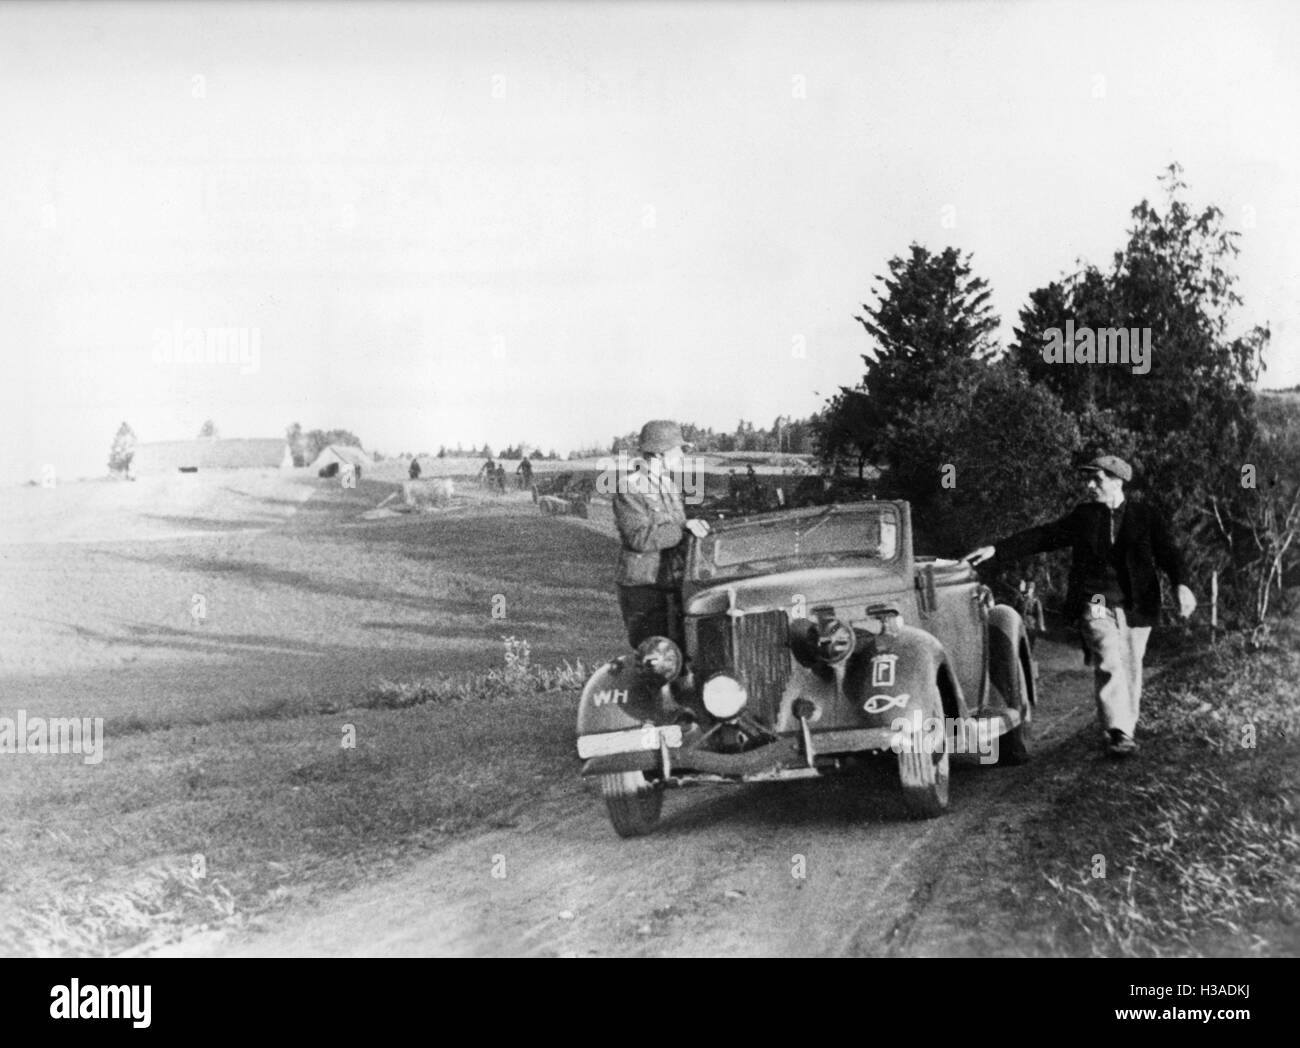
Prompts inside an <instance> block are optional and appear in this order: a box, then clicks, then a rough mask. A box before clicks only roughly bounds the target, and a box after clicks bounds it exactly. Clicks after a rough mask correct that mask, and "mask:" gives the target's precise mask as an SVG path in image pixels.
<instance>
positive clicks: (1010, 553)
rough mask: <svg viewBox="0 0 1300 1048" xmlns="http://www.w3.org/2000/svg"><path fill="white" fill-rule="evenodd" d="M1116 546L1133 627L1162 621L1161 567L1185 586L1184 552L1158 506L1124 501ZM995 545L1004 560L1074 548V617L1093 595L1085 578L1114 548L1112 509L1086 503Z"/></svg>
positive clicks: (1068, 599)
mask: <svg viewBox="0 0 1300 1048" xmlns="http://www.w3.org/2000/svg"><path fill="white" fill-rule="evenodd" d="M1115 544H1116V546H1118V547H1120V548H1121V549H1123V551H1124V569H1125V570H1123V571H1120V573H1119V575H1120V585H1121V587H1122V588H1123V590H1124V599H1125V602H1126V604H1127V612H1128V621H1129V625H1131V626H1154V625H1155V624H1156V623H1157V622H1159V621H1160V576H1159V575H1158V574H1157V573H1156V569H1157V568H1160V569H1162V570H1163V571H1164V572H1165V574H1166V575H1168V576H1169V581H1170V582H1171V583H1173V585H1174V587H1175V588H1177V587H1178V586H1181V585H1184V582H1185V575H1186V568H1185V567H1184V564H1183V554H1182V551H1181V550H1180V549H1179V548H1178V545H1177V544H1176V543H1175V542H1174V540H1173V537H1172V536H1171V535H1170V533H1169V525H1168V524H1167V523H1166V522H1165V519H1164V517H1163V516H1161V514H1160V513H1159V512H1158V511H1157V510H1156V509H1155V508H1154V507H1152V506H1148V505H1146V504H1145V503H1142V502H1134V501H1132V500H1129V499H1126V500H1125V501H1124V519H1123V523H1122V524H1121V525H1120V527H1119V533H1118V535H1117V536H1116V538H1115ZM995 546H996V550H997V552H996V554H995V556H996V558H997V559H998V560H999V561H1001V562H1009V561H1012V560H1015V559H1017V558H1019V557H1027V556H1029V555H1030V554H1033V553H1046V552H1047V551H1049V550H1054V549H1064V548H1065V547H1067V546H1068V547H1070V550H1071V553H1072V559H1071V561H1070V582H1069V589H1068V591H1067V593H1066V596H1065V615H1066V618H1067V619H1069V620H1070V621H1074V620H1075V619H1078V618H1079V617H1081V616H1082V615H1083V613H1084V610H1085V609H1086V607H1087V604H1088V600H1089V598H1090V596H1091V594H1089V593H1087V592H1085V587H1084V579H1086V578H1087V577H1088V575H1089V573H1090V570H1091V569H1092V568H1094V567H1095V566H1096V565H1097V564H1098V563H1100V562H1103V561H1104V559H1105V557H1106V555H1107V551H1108V549H1109V547H1110V513H1109V510H1108V509H1107V507H1106V506H1105V505H1104V504H1102V503H1100V502H1081V503H1080V504H1079V505H1077V506H1075V507H1074V509H1073V510H1071V511H1070V512H1069V513H1068V514H1067V515H1066V516H1064V517H1062V518H1061V519H1060V520H1055V521H1052V522H1051V523H1050V524H1040V525H1039V526H1038V527H1036V528H1026V529H1025V530H1024V531H1018V532H1016V533H1015V534H1014V535H1012V536H1010V537H1009V538H1005V539H1003V540H1002V541H1001V542H998V543H995Z"/></svg>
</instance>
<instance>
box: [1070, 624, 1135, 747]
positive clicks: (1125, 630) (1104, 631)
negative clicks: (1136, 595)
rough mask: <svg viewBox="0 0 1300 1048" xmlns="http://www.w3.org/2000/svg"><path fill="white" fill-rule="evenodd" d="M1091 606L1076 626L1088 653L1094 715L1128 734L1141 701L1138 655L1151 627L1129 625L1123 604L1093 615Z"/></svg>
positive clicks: (1133, 729)
mask: <svg viewBox="0 0 1300 1048" xmlns="http://www.w3.org/2000/svg"><path fill="white" fill-rule="evenodd" d="M1091 610H1092V609H1091V607H1089V614H1086V615H1085V616H1084V618H1083V622H1082V623H1081V624H1080V628H1081V629H1082V630H1083V639H1084V643H1085V644H1087V646H1088V651H1089V653H1090V654H1091V661H1092V665H1093V693H1094V695H1095V697H1096V700H1097V719H1098V720H1100V721H1101V726H1102V728H1103V729H1104V730H1106V731H1109V730H1111V729H1112V728H1118V729H1119V730H1120V731H1122V732H1123V733H1124V734H1125V735H1128V736H1129V737H1132V735H1133V733H1134V731H1135V730H1136V729H1137V722H1138V712H1139V707H1140V705H1141V702H1142V657H1143V656H1144V655H1145V654H1146V650H1147V640H1148V639H1149V638H1150V636H1151V627H1150V626H1130V625H1129V624H1128V618H1127V616H1126V614H1125V611H1124V609H1123V608H1107V609H1106V613H1105V614H1104V615H1093V614H1091Z"/></svg>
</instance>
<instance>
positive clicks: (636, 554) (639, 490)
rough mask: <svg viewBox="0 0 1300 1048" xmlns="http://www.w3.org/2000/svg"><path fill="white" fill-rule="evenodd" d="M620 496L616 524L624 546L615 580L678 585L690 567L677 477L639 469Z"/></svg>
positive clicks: (667, 586) (666, 586) (616, 498)
mask: <svg viewBox="0 0 1300 1048" xmlns="http://www.w3.org/2000/svg"><path fill="white" fill-rule="evenodd" d="M620 486H621V487H624V488H626V491H619V492H618V493H617V494H615V495H614V523H615V524H616V525H617V526H618V534H619V538H620V539H622V541H623V548H622V549H621V550H620V551H619V554H618V568H617V572H616V577H615V580H614V581H615V582H617V583H618V584H619V585H620V586H657V587H659V588H661V589H675V588H677V586H679V585H680V584H681V580H682V572H683V569H684V566H685V564H684V555H685V541H684V540H685V538H686V534H687V533H686V508H685V506H684V505H683V504H682V496H681V493H680V492H679V491H678V490H677V486H676V485H675V484H674V483H673V481H672V478H671V477H670V476H669V475H668V474H666V473H664V474H661V475H660V476H659V477H658V478H657V479H656V478H652V477H651V476H650V474H649V473H648V472H645V471H643V470H637V471H636V472H631V473H628V474H627V475H626V483H625V484H623V485H620Z"/></svg>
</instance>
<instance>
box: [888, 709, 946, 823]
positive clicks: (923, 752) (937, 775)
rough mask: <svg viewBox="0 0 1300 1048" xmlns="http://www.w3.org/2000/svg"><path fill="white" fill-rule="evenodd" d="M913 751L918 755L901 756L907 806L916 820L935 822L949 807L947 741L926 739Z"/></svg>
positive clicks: (918, 743)
mask: <svg viewBox="0 0 1300 1048" xmlns="http://www.w3.org/2000/svg"><path fill="white" fill-rule="evenodd" d="M940 723H942V722H940ZM910 749H911V750H913V751H915V752H908V751H907V750H904V751H902V752H900V753H899V754H898V778H899V780H900V781H901V782H902V784H903V803H904V804H905V805H906V806H907V810H908V812H909V813H911V814H912V816H914V817H915V818H919V819H933V818H935V817H936V816H938V815H942V814H943V813H944V811H945V810H946V809H947V807H948V760H949V758H948V746H947V741H946V739H945V738H944V736H943V735H942V734H939V735H938V736H937V737H936V736H934V735H930V736H923V737H921V738H919V739H915V740H914V742H913V744H912V746H911V747H910ZM929 750H934V751H935V752H928V751H929Z"/></svg>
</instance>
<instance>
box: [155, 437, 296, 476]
mask: <svg viewBox="0 0 1300 1048" xmlns="http://www.w3.org/2000/svg"><path fill="white" fill-rule="evenodd" d="M292 467H293V453H292V452H291V451H290V450H289V444H288V442H287V441H285V440H284V439H282V438H279V437H275V438H271V439H266V440H263V439H260V438H259V439H248V440H240V439H234V440H218V439H201V440H160V441H154V442H152V443H148V444H137V445H136V446H135V455H134V456H133V457H132V459H131V472H132V473H135V474H137V475H140V474H146V473H175V472H177V471H181V472H185V473H189V472H194V471H196V470H207V469H290V468H292Z"/></svg>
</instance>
